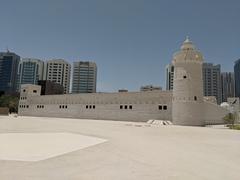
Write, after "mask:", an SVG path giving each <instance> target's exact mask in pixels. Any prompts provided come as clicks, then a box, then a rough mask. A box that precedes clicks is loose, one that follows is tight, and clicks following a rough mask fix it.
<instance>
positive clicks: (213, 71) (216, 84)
mask: <svg viewBox="0 0 240 180" xmlns="http://www.w3.org/2000/svg"><path fill="white" fill-rule="evenodd" d="M203 90H204V96H215V97H216V99H217V103H218V104H219V103H221V102H222V88H221V66H220V65H219V64H218V65H213V64H212V63H203Z"/></svg>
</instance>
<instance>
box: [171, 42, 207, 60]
mask: <svg viewBox="0 0 240 180" xmlns="http://www.w3.org/2000/svg"><path fill="white" fill-rule="evenodd" d="M176 60H178V61H196V62H199V63H202V62H203V56H202V53H201V52H200V51H198V50H197V49H196V47H195V45H194V44H193V42H192V41H190V39H189V38H188V37H187V38H186V40H185V41H184V42H183V44H182V46H181V49H180V51H178V52H176V53H175V54H174V55H173V61H176Z"/></svg>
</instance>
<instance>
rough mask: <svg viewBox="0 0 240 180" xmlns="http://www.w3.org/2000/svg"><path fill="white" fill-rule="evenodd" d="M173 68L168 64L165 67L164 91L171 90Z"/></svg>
mask: <svg viewBox="0 0 240 180" xmlns="http://www.w3.org/2000/svg"><path fill="white" fill-rule="evenodd" d="M173 78H174V66H173V65H172V64H168V65H167V66H166V90H173Z"/></svg>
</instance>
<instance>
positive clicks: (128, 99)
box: [19, 91, 172, 121]
mask: <svg viewBox="0 0 240 180" xmlns="http://www.w3.org/2000/svg"><path fill="white" fill-rule="evenodd" d="M23 105H25V108H19V115H23V116H40V117H45V116H46V117H68V118H80V119H105V120H121V121H147V120H149V119H159V120H171V119H172V115H171V114H172V113H171V112H172V93H171V92H162V91H156V92H154V91H152V92H128V93H92V94H69V95H47V96H34V97H33V96H30V97H27V100H22V101H21V102H20V103H19V106H23ZM27 105H28V108H26V106H27ZM159 105H161V106H162V108H163V107H164V106H167V109H166V110H164V109H162V110H159ZM38 106H44V108H38ZM60 106H64V107H65V106H67V108H60ZM90 106H91V109H90ZM93 106H94V107H95V108H93ZM120 106H122V109H120ZM125 106H126V107H127V109H125ZM130 106H131V107H132V109H130ZM87 107H88V108H87Z"/></svg>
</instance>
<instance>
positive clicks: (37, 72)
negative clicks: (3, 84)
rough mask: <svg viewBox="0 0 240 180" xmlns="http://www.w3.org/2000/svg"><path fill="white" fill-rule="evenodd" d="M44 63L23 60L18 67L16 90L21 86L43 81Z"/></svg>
mask: <svg viewBox="0 0 240 180" xmlns="http://www.w3.org/2000/svg"><path fill="white" fill-rule="evenodd" d="M43 70H44V62H43V61H41V60H39V59H32V58H23V59H21V61H20V63H19V66H18V89H20V85H21V84H38V81H39V80H42V79H43Z"/></svg>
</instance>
